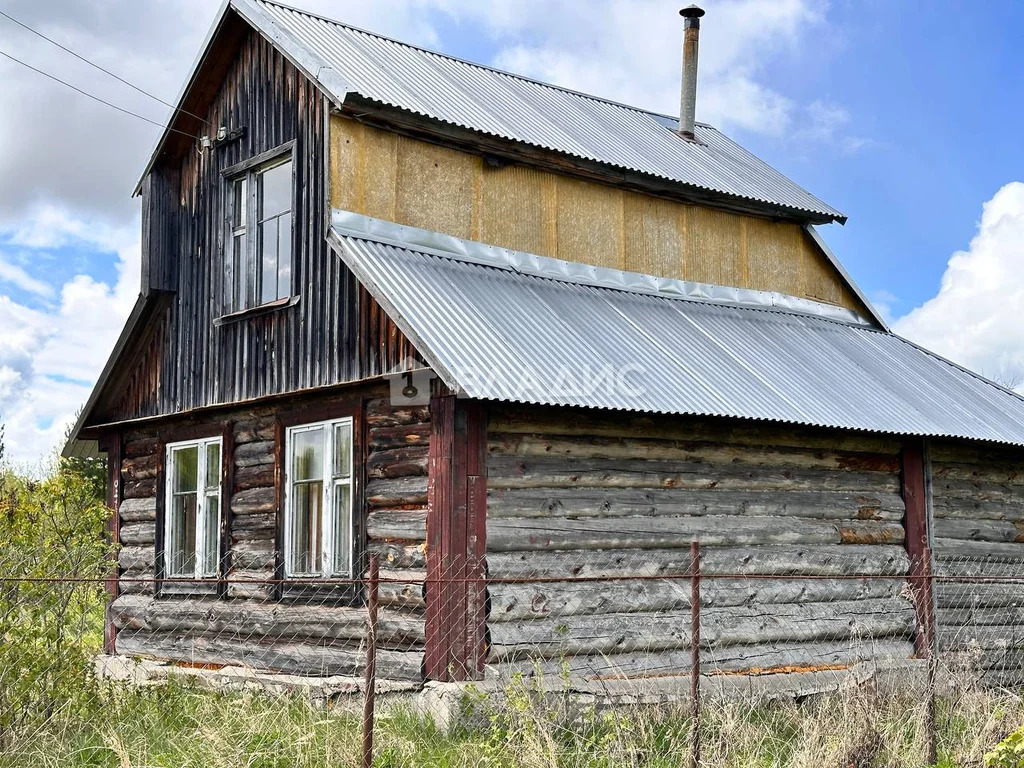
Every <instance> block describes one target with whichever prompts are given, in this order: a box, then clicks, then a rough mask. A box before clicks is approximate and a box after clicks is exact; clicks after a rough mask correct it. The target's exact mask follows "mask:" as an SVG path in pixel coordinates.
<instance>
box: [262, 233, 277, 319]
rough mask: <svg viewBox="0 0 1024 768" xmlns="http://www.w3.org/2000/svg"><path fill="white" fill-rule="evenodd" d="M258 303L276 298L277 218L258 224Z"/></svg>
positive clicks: (264, 302)
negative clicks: (259, 252)
mask: <svg viewBox="0 0 1024 768" xmlns="http://www.w3.org/2000/svg"><path fill="white" fill-rule="evenodd" d="M260 250H261V252H262V255H261V256H260V264H261V269H262V275H261V277H262V282H261V283H260V303H261V304H266V303H267V302H270V301H273V300H274V299H276V298H277V219H271V220H270V221H265V222H263V223H262V224H260Z"/></svg>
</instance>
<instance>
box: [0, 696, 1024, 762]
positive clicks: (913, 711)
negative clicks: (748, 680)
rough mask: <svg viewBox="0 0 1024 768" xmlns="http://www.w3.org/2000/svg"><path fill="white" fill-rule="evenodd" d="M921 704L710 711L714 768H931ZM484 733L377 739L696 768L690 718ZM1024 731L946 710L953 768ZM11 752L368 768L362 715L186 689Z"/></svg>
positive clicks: (520, 715) (1014, 713)
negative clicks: (362, 767)
mask: <svg viewBox="0 0 1024 768" xmlns="http://www.w3.org/2000/svg"><path fill="white" fill-rule="evenodd" d="M922 715H923V708H922V705H921V704H920V702H915V701H910V700H901V699H897V698H889V699H883V698H881V697H877V696H874V695H873V694H872V693H871V692H870V691H853V692H845V693H844V694H842V695H840V694H834V695H829V696H823V697H817V698H813V699H808V700H806V701H803V702H776V703H774V704H764V705H760V706H750V705H744V704H718V703H708V704H707V707H706V710H705V718H704V722H703V726H702V737H703V738H702V743H703V753H704V758H705V765H708V766H716V768H717V767H718V766H724V767H725V768H741V767H742V768H805V767H806V768H811V766H814V767H815V768H817V766H823V765H835V766H841V767H842V768H849V767H851V766H852V767H853V768H875V767H881V766H886V767H887V768H889V767H892V768H899V767H900V766H906V767H907V768H919V766H921V764H922V763H921V755H922V754H923V751H922V750H923V747H924V740H923V731H922V723H923V720H922ZM472 722H473V724H472V725H464V726H461V727H459V728H456V729H454V730H453V731H452V732H450V733H447V734H446V733H443V732H441V731H439V730H438V729H437V728H436V727H435V726H434V725H433V723H432V722H431V721H430V720H429V719H427V718H425V717H423V716H421V715H420V714H418V713H415V712H411V711H408V710H403V709H392V710H391V711H385V712H384V713H383V714H382V716H381V717H380V718H379V720H378V728H377V731H376V746H377V749H376V762H375V765H377V766H380V767H381V768H406V767H412V766H439V767H441V768H445V767H451V768H457V767H462V766H495V767H496V766H516V767H521V768H617V767H618V766H637V767H639V766H643V767H644V768H662V767H664V768H668V767H669V766H672V768H676V767H677V766H679V765H685V764H686V762H685V756H686V754H687V752H686V750H687V744H688V737H689V722H688V719H687V716H686V712H685V710H684V709H679V708H674V707H633V708H621V709H616V710H604V711H598V710H595V709H593V708H589V709H588V708H583V709H578V708H574V707H572V706H570V705H569V704H568V703H567V702H566V701H564V700H558V699H555V700H551V699H547V700H544V699H542V698H541V697H539V696H537V695H535V693H534V692H533V691H530V690H527V689H526V688H525V687H523V686H520V687H518V688H514V689H512V690H510V691H509V695H508V699H507V703H506V704H505V705H503V706H502V708H501V709H498V710H488V711H486V712H481V713H478V714H477V715H476V716H475V718H474V719H473V721H472ZM1021 722H1024V706H1022V704H1021V701H1020V699H1019V697H1016V696H1013V695H1010V694H1001V695H997V694H993V693H984V692H980V691H969V692H963V693H961V694H960V695H959V696H958V698H957V699H956V701H955V702H954V701H946V702H943V705H942V707H940V712H939V724H940V729H941V731H940V736H939V744H940V752H941V754H942V758H941V760H940V762H939V766H942V768H969V767H971V766H980V765H981V764H982V763H981V760H982V756H983V754H984V753H985V752H986V751H987V750H989V749H991V748H992V746H993V745H994V744H995V743H996V742H997V741H999V740H1000V739H1001V738H1003V737H1004V736H1005V735H1006V734H1007V733H1009V732H1010V731H1012V730H1013V728H1014V727H1015V726H1017V725H1019V724H1020V723H1021ZM16 736H17V737H16V738H14V739H12V740H11V741H10V742H9V744H8V747H7V749H6V750H5V753H4V754H3V755H2V756H0V768H8V767H10V768H14V766H18V768H21V767H22V766H29V765H31V766H39V767H40V768H50V767H51V766H52V767H54V768H56V766H61V768H65V767H68V768H77V767H81V768H84V767H85V766H90V767H91V766H97V767H99V766H103V767H107V766H109V767H110V768H144V767H145V768H150V767H152V768H157V767H158V766H159V767H161V768H162V767H166V768H172V767H173V768H193V767H194V768H314V767H316V768H323V767H324V766H348V765H353V764H355V763H356V761H357V759H358V754H359V744H360V724H359V718H358V716H357V715H355V714H352V713H350V712H340V711H328V710H324V709H322V708H317V707H314V706H311V705H309V704H307V703H306V702H305V701H302V700H299V699H293V698H286V697H271V696H268V695H264V694H262V693H245V694H242V693H215V692H211V691H209V690H207V689H204V688H200V687H197V686H194V685H192V684H189V683H187V682H170V683H168V684H166V685H161V686H157V687H150V688H126V687H122V686H113V685H110V686H104V687H103V688H102V689H101V691H100V693H99V694H98V698H96V699H95V701H93V702H92V703H90V704H89V706H87V707H85V708H84V710H83V708H82V707H79V708H78V709H77V710H76V712H75V714H74V715H71V714H70V713H68V714H64V713H60V712H59V713H58V714H56V715H55V716H54V717H52V718H51V719H50V721H49V722H48V723H47V724H46V725H45V726H43V728H42V729H41V730H38V731H35V732H25V733H20V734H17V735H16Z"/></svg>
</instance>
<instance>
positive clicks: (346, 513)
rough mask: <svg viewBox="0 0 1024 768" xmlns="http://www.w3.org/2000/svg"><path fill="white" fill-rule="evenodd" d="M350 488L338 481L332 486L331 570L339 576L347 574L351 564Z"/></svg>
mask: <svg viewBox="0 0 1024 768" xmlns="http://www.w3.org/2000/svg"><path fill="white" fill-rule="evenodd" d="M351 504H352V488H351V486H349V485H347V484H342V483H338V484H337V485H335V486H334V542H333V544H334V562H333V563H332V564H331V566H332V567H331V572H332V573H334V574H338V575H341V576H347V575H349V569H350V567H351V565H352V536H351V535H350V533H349V520H350V519H351V514H352V510H351Z"/></svg>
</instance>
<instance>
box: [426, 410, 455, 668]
mask: <svg viewBox="0 0 1024 768" xmlns="http://www.w3.org/2000/svg"><path fill="white" fill-rule="evenodd" d="M454 447H455V397H454V396H453V395H442V396H438V397H432V398H431V399H430V448H429V452H428V458H427V472H428V477H427V583H426V592H427V594H426V603H427V605H426V617H425V618H426V649H425V654H424V655H425V660H424V664H425V671H426V676H427V678H428V679H430V680H441V681H445V680H448V669H449V661H450V658H451V653H450V642H451V627H450V626H449V620H450V616H449V608H450V604H449V603H448V600H447V597H448V596H447V595H446V594H445V587H446V584H445V582H446V580H447V578H449V574H448V572H447V569H448V562H447V558H448V551H447V550H448V546H447V540H448V539H449V538H450V526H451V518H452V509H451V508H452V482H451V473H452V458H453V454H454Z"/></svg>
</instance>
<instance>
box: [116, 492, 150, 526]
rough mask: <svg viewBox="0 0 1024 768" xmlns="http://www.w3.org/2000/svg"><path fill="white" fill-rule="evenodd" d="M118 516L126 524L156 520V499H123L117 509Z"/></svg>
mask: <svg viewBox="0 0 1024 768" xmlns="http://www.w3.org/2000/svg"><path fill="white" fill-rule="evenodd" d="M118 514H119V515H120V516H121V520H122V521H123V522H126V523H139V522H143V521H150V520H156V499H155V498H153V497H152V496H151V497H149V498H145V499H125V500H124V501H122V502H121V506H120V507H119V508H118Z"/></svg>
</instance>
